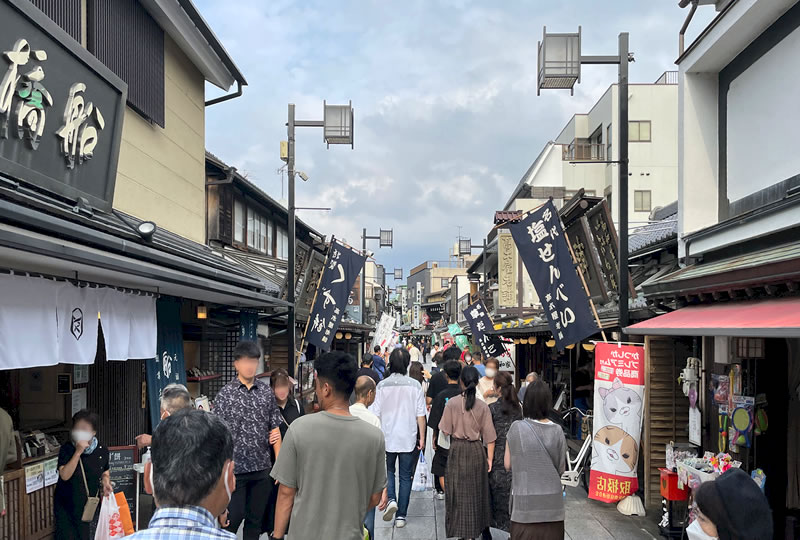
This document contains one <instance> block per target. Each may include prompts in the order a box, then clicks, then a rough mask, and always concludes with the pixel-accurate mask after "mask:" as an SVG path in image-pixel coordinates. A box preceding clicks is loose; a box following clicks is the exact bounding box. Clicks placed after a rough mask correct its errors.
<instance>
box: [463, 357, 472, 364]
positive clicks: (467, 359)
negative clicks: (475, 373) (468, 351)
mask: <svg viewBox="0 0 800 540" xmlns="http://www.w3.org/2000/svg"><path fill="white" fill-rule="evenodd" d="M464 361H465V362H466V363H467V364H469V363H470V362H472V357H471V356H469V355H467V356H465V357H464Z"/></svg>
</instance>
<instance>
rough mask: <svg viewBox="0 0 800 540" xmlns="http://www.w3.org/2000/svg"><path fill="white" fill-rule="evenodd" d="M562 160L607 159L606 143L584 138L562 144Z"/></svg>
mask: <svg viewBox="0 0 800 540" xmlns="http://www.w3.org/2000/svg"><path fill="white" fill-rule="evenodd" d="M561 152H562V153H561V159H562V161H605V159H606V157H605V156H606V145H605V144H603V143H590V142H585V141H582V140H578V141H572V142H571V143H570V144H562V145H561Z"/></svg>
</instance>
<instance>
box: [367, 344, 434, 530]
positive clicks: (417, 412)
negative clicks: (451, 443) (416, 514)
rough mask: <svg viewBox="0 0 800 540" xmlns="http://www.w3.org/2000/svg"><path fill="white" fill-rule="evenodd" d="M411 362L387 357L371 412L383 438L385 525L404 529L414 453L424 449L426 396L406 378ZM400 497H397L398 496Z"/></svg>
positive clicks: (402, 355)
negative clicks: (384, 375)
mask: <svg viewBox="0 0 800 540" xmlns="http://www.w3.org/2000/svg"><path fill="white" fill-rule="evenodd" d="M410 361H411V358H410V355H409V353H408V351H406V350H405V349H395V350H394V351H392V354H391V356H389V374H390V375H389V377H387V378H386V379H384V380H382V381H381V382H380V383H379V384H378V389H377V395H376V396H375V403H373V404H372V407H371V408H370V409H371V410H372V412H374V413H375V414H376V415H377V416H378V418H380V420H381V429H383V434H384V437H386V474H387V476H388V479H387V480H388V490H389V504H388V506H387V508H386V512H385V513H384V514H383V520H384V521H392V519H394V518H395V515H396V516H397V517H396V519H395V526H396V527H398V528H399V527H405V525H406V516H407V514H408V501H409V498H410V497H411V482H412V476H413V470H414V456H415V452H414V450H415V449H417V448H418V449H419V450H420V451H422V450H424V449H425V410H426V407H425V396H424V394H423V393H422V386H421V385H420V384H419V382H417V381H415V380H414V379H412V378H411V377H409V376H407V375H406V372H407V370H408V366H409V363H410ZM398 462H399V469H400V471H399V476H400V482H399V483H400V486H399V488H400V489H399V493H397V491H396V490H395V478H394V477H395V470H396V465H397V463H398ZM398 495H399V496H398Z"/></svg>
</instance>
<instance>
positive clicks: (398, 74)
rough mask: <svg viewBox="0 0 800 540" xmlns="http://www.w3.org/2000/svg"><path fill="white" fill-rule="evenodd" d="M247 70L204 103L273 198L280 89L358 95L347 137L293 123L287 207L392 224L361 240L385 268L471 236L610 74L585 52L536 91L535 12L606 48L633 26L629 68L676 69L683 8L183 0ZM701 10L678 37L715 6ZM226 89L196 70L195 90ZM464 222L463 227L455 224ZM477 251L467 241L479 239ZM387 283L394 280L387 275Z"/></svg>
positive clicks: (325, 230) (311, 214) (637, 1)
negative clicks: (574, 67) (383, 233)
mask: <svg viewBox="0 0 800 540" xmlns="http://www.w3.org/2000/svg"><path fill="white" fill-rule="evenodd" d="M195 2H196V4H197V6H198V8H199V9H200V11H201V13H202V14H203V16H204V17H205V19H206V20H207V21H208V23H209V24H210V26H211V27H212V29H213V30H214V32H215V33H216V34H217V36H218V37H219V39H220V40H221V42H222V43H223V45H224V46H225V47H226V49H227V50H228V52H229V54H230V55H231V56H232V58H233V59H234V61H235V62H236V64H237V66H238V67H239V69H240V70H241V71H242V73H243V74H244V76H245V78H246V79H247V81H248V86H246V87H245V89H244V95H243V96H242V97H240V98H237V99H235V100H232V101H228V102H225V103H222V104H219V105H214V106H212V107H209V108H207V109H206V145H207V148H208V150H209V151H211V152H212V153H214V154H216V155H217V156H219V157H220V158H221V159H222V160H224V161H225V162H226V163H228V164H229V165H232V166H234V167H236V168H237V169H238V170H239V172H241V173H243V174H246V175H247V177H248V178H249V179H250V180H251V181H253V182H255V183H256V184H257V185H258V186H259V187H261V188H262V189H263V190H265V191H266V192H267V193H269V194H270V195H272V196H273V197H274V198H276V199H285V198H286V197H288V195H287V193H286V175H285V173H284V174H281V173H279V172H278V169H279V168H281V167H282V166H283V165H284V163H283V162H282V161H281V160H280V157H279V142H280V141H281V140H286V138H287V136H286V127H285V124H286V119H287V104H288V103H295V104H296V117H297V119H300V120H321V119H322V113H323V100H327V101H328V103H332V104H342V103H345V104H346V103H347V102H348V101H349V100H352V103H353V107H354V109H355V129H354V136H355V137H354V138H355V147H354V149H351V148H350V147H349V146H331V147H330V148H329V149H328V148H326V145H325V144H324V143H323V140H322V130H321V129H319V128H298V132H297V137H296V169H298V170H302V171H304V172H305V173H307V174H308V177H309V180H308V182H303V181H301V180H300V178H299V177H298V178H297V189H296V198H297V201H296V206H299V207H330V208H332V210H331V211H329V212H323V211H312V210H299V211H298V217H299V218H300V219H302V220H303V221H305V222H306V223H308V224H309V225H311V226H312V227H314V228H315V229H316V230H318V231H319V232H320V233H322V234H324V235H326V236H327V237H328V238H330V236H331V235H335V236H336V238H339V239H343V240H345V241H346V242H348V243H349V244H351V245H353V246H357V247H360V246H361V232H362V229H363V228H364V227H366V228H367V234H368V235H377V234H378V232H379V229H381V228H383V229H393V230H394V248H392V249H387V248H381V249H379V248H378V246H377V241H375V240H371V241H370V242H369V243H368V246H369V249H371V250H372V251H374V252H375V259H376V261H377V262H378V263H380V264H383V265H384V266H385V267H386V268H387V271H388V272H389V273H391V271H392V269H393V268H400V267H402V268H403V269H404V278H405V276H407V275H408V271H409V270H410V269H411V268H412V267H414V266H416V265H418V264H420V263H422V262H424V261H426V260H447V259H448V255H449V252H450V250H451V249H452V247H453V244H454V243H455V242H456V240H457V238H458V235H459V232H460V234H461V235H462V237H467V238H472V240H473V244H476V245H477V244H480V243H481V239H482V238H484V237H485V235H486V233H487V232H488V231H489V229H490V228H491V227H492V220H493V217H494V212H495V211H496V210H500V209H502V207H503V205H504V204H505V203H506V201H507V200H508V198H509V196H510V195H511V192H512V190H513V189H514V187H515V186H516V185H517V184H518V182H519V181H520V178H521V177H522V175H523V174H524V173H525V171H526V170H527V169H528V167H529V166H530V165H531V163H532V162H533V161H534V160H535V159H536V156H537V155H538V154H539V152H540V151H541V150H542V148H543V147H544V145H545V144H546V143H547V141H549V140H552V139H554V138H555V137H556V136H557V135H558V133H559V132H560V131H561V129H562V128H563V127H564V125H565V124H566V123H567V122H568V120H569V119H570V117H571V116H572V115H573V114H575V113H583V112H587V111H588V110H589V109H590V108H591V106H592V105H593V104H594V102H595V101H596V100H597V99H599V97H600V96H601V95H602V94H603V93H604V92H605V90H606V89H607V88H608V86H609V85H610V84H611V83H612V82H615V81H616V80H617V67H616V66H584V67H583V68H582V77H581V84H580V85H577V86H576V87H575V95H574V96H570V93H569V91H553V90H550V91H546V90H545V91H542V95H541V96H537V95H536V69H537V68H536V56H537V41H538V40H540V39H541V37H542V28H543V26H544V25H547V26H548V29H549V31H551V32H575V31H577V28H578V25H582V46H583V51H582V53H583V54H591V55H611V54H616V52H617V40H618V35H619V33H620V32H624V31H627V32H629V33H630V49H631V50H632V51H633V52H634V54H635V59H636V62H635V63H633V64H631V65H630V81H631V82H654V81H655V80H656V79H657V78H658V76H659V75H660V74H661V73H663V72H664V71H667V70H675V69H676V66H675V65H674V61H675V58H676V57H677V47H678V31H679V29H680V27H681V24H682V23H683V20H684V19H685V17H686V14H687V10H682V9H680V8H679V7H678V5H677V0H609V1H605V2H600V1H598V0H560V1H556V2H553V1H545V0H504V1H502V2H489V1H488V0H483V1H478V0H476V1H471V0H404V1H402V2H400V1H396V0H337V1H335V2H331V1H330V0H302V1H288V0H269V1H265V0H236V1H235V2H230V1H228V2H223V1H221V0H195ZM713 15H714V9H713V8H712V7H703V8H701V9H699V10H698V12H697V15H696V16H695V19H694V20H693V22H692V25H691V26H690V31H689V32H688V34H687V44H688V43H690V42H691V39H692V38H693V37H694V36H695V35H697V33H699V32H700V30H702V28H703V27H704V26H705V24H706V23H707V22H708V21H709V20H710V19H711V18H712V17H713ZM218 95H222V91H220V90H219V89H217V88H216V87H212V86H210V85H209V86H208V93H207V98H211V97H216V96H218ZM459 227H460V229H459ZM476 253H477V251H476ZM389 283H390V285H393V283H392V280H391V279H390V280H389Z"/></svg>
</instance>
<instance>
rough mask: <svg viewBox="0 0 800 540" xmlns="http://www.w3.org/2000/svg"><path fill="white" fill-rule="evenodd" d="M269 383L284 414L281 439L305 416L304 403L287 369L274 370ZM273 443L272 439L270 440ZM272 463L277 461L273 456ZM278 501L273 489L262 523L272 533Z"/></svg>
mask: <svg viewBox="0 0 800 540" xmlns="http://www.w3.org/2000/svg"><path fill="white" fill-rule="evenodd" d="M269 385H270V387H271V388H272V392H273V393H274V394H275V402H276V403H277V404H278V409H280V411H281V416H283V422H281V425H280V427H279V429H280V431H281V439H283V438H284V437H286V432H287V431H288V430H289V425H290V424H291V423H292V422H294V421H295V420H297V419H298V418H300V417H301V416H303V415H304V414H305V411H304V410H303V405H302V404H301V403H300V401H299V400H298V399H296V398H295V397H294V396H293V395H292V393H291V387H292V380H291V379H290V378H289V373H287V372H286V370H285V369H282V368H278V369H276V370H274V371H273V372H272V374H271V375H270V377H269ZM270 443H272V441H270ZM272 463H275V457H274V456H273V459H272ZM277 502H278V490H277V489H273V490H272V492H271V493H270V497H269V501H268V502H267V508H266V511H265V513H264V521H263V523H262V527H261V528H262V530H263V532H268V533H272V531H273V530H274V529H275V504H276V503H277Z"/></svg>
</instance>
